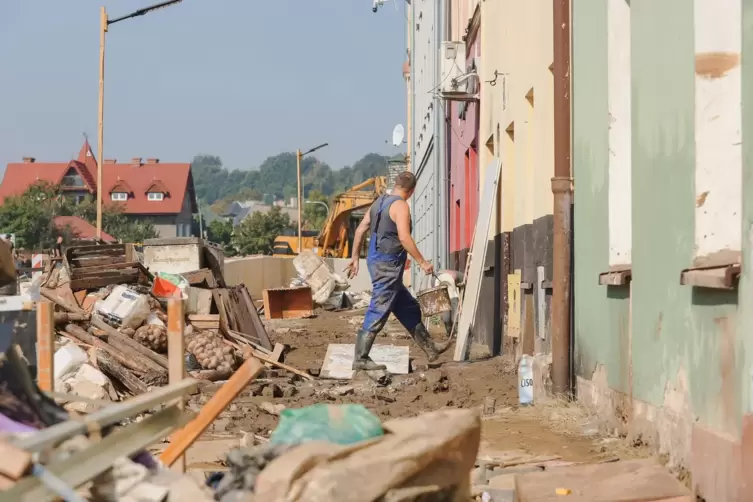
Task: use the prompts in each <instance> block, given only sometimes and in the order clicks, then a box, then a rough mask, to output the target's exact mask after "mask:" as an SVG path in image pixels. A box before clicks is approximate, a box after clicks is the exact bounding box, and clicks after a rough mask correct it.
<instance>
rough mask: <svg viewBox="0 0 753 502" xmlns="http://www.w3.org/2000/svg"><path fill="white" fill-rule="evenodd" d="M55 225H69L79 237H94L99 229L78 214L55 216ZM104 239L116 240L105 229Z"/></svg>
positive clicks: (59, 226)
mask: <svg viewBox="0 0 753 502" xmlns="http://www.w3.org/2000/svg"><path fill="white" fill-rule="evenodd" d="M55 226H56V227H57V228H60V229H62V228H65V227H69V228H70V229H71V231H72V232H73V233H74V234H75V235H76V237H77V238H79V239H94V238H95V237H96V236H97V229H96V228H95V227H94V225H92V224H91V223H89V222H88V221H86V220H82V219H81V218H79V217H78V216H57V217H55ZM102 240H103V241H105V242H115V241H116V239H115V237H113V236H112V235H110V234H108V233H107V232H105V231H104V230H103V231H102Z"/></svg>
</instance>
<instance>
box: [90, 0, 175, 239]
mask: <svg viewBox="0 0 753 502" xmlns="http://www.w3.org/2000/svg"><path fill="white" fill-rule="evenodd" d="M182 1H183V0H168V1H166V2H160V3H158V4H155V5H151V6H149V7H144V8H143V9H139V10H136V11H133V12H131V13H130V14H127V15H125V16H121V17H118V18H115V19H107V11H105V8H104V6H102V7H100V11H99V120H98V122H97V128H98V130H97V142H98V145H97V148H98V150H99V152H98V154H99V155H98V157H99V160H98V161H97V239H101V238H102V163H103V162H104V136H105V132H104V121H105V34H106V33H107V28H108V27H109V26H110V25H111V24H115V23H119V22H120V21H125V20H126V19H131V18H134V17H139V16H143V15H145V14H148V13H150V12H152V11H155V10H157V9H162V8H164V7H169V6H171V5H175V4H177V3H180V2H182Z"/></svg>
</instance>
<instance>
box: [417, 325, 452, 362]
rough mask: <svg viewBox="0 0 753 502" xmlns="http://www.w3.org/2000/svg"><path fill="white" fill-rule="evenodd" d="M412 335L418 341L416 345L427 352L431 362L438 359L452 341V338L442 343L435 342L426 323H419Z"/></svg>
mask: <svg viewBox="0 0 753 502" xmlns="http://www.w3.org/2000/svg"><path fill="white" fill-rule="evenodd" d="M411 335H412V336H413V339H414V340H415V341H416V345H418V347H419V348H420V349H421V350H423V351H424V352H426V356H427V358H428V359H429V362H430V363H431V362H434V361H436V360H437V358H438V357H439V356H440V354H442V353H443V352H444V351H445V350H447V349H448V348H449V347H450V344H451V343H452V340H449V341H448V342H446V343H442V344H437V343H435V342H434V340H432V339H431V336H430V335H429V331H428V330H427V329H426V326H424V323H419V324H418V326H416V329H414V330H413V333H411Z"/></svg>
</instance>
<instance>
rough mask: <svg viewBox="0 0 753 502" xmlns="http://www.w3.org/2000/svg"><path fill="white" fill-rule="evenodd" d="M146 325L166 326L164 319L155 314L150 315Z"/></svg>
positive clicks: (150, 313)
mask: <svg viewBox="0 0 753 502" xmlns="http://www.w3.org/2000/svg"><path fill="white" fill-rule="evenodd" d="M146 323H147V324H154V325H156V326H164V325H165V323H164V322H162V319H160V318H159V316H158V315H157V314H155V313H154V312H149V315H148V316H147V318H146Z"/></svg>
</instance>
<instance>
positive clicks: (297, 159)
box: [295, 143, 329, 254]
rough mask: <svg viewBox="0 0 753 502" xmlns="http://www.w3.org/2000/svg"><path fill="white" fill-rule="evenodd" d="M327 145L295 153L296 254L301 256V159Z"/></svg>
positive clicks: (298, 150)
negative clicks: (296, 181)
mask: <svg viewBox="0 0 753 502" xmlns="http://www.w3.org/2000/svg"><path fill="white" fill-rule="evenodd" d="M327 145H329V143H322V144H321V145H319V146H315V147H314V148H312V149H311V150H307V151H305V152H303V153H301V149H300V148H299V149H297V150H296V151H295V163H296V170H297V177H298V254H301V251H303V184H302V183H301V159H303V157H304V156H305V155H308V154H310V153H314V152H315V151H317V150H319V149H320V148H324V147H325V146H327Z"/></svg>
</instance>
